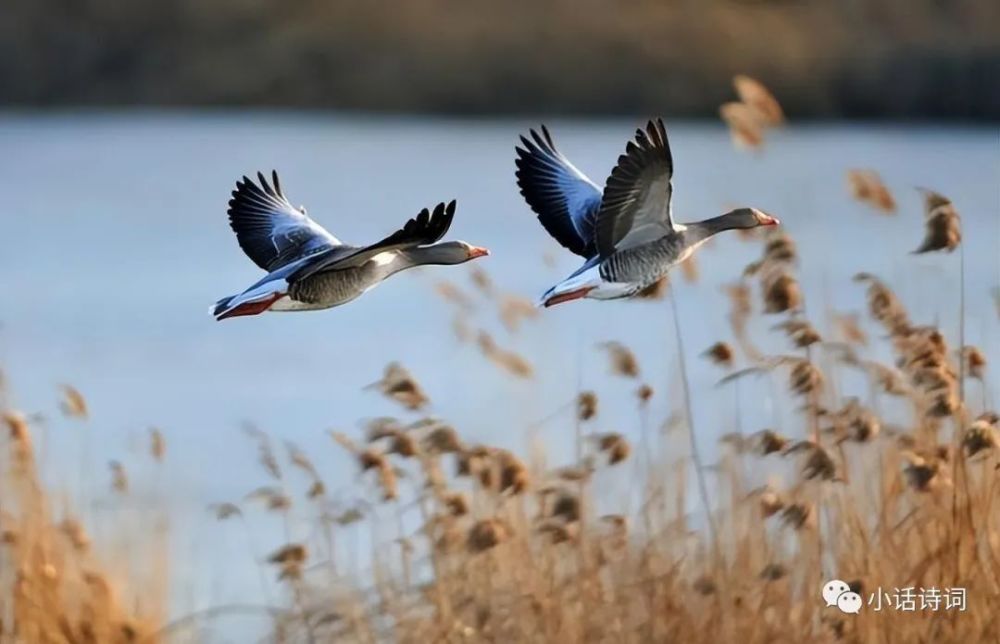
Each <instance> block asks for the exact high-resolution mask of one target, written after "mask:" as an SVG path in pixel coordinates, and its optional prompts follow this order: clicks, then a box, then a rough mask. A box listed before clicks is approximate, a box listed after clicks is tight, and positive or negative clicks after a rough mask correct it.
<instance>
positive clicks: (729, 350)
mask: <svg viewBox="0 0 1000 644" xmlns="http://www.w3.org/2000/svg"><path fill="white" fill-rule="evenodd" d="M701 355H703V356H705V357H706V358H708V359H709V360H711V361H712V362H713V363H714V364H717V365H719V366H720V367H725V368H726V369H729V368H730V367H732V366H733V359H734V358H735V352H734V351H733V347H732V346H730V345H729V343H727V342H722V341H719V342H716V343H715V344H713V345H712V346H710V347H709V348H708V349H706V350H705V351H704V353H702V354H701Z"/></svg>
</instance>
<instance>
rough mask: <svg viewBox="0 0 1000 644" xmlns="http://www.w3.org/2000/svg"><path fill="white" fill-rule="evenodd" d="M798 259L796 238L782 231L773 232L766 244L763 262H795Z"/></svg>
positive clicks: (767, 263)
mask: <svg viewBox="0 0 1000 644" xmlns="http://www.w3.org/2000/svg"><path fill="white" fill-rule="evenodd" d="M797 260H798V250H797V249H796V246H795V240H793V239H792V238H791V236H789V235H788V233H786V232H784V231H782V232H777V233H772V234H771V235H769V236H768V238H767V243H766V244H765V245H764V259H763V264H765V265H771V264H794V263H795V262H796V261H797Z"/></svg>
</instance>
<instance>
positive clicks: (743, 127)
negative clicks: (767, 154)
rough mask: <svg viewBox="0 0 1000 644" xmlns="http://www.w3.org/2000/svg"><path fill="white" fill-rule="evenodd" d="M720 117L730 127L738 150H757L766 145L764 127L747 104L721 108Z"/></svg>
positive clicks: (725, 104)
mask: <svg viewBox="0 0 1000 644" xmlns="http://www.w3.org/2000/svg"><path fill="white" fill-rule="evenodd" d="M719 116H720V117H721V118H722V120H723V122H725V124H726V125H727V126H728V127H729V135H730V137H732V140H733V145H734V146H736V147H737V148H744V149H750V150H756V149H758V148H760V147H761V146H763V145H764V127H763V125H762V124H761V122H760V120H759V116H758V114H757V112H756V111H755V110H754V109H753V108H752V107H750V106H749V105H746V104H745V103H739V102H735V101H734V102H730V103H724V104H723V105H722V106H720V107H719Z"/></svg>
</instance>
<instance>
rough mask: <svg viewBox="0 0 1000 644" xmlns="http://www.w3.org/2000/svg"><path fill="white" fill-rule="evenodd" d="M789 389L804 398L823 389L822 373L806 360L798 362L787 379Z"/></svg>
mask: <svg viewBox="0 0 1000 644" xmlns="http://www.w3.org/2000/svg"><path fill="white" fill-rule="evenodd" d="M788 386H789V388H790V389H791V390H792V391H793V392H794V393H796V394H799V395H800V396H805V395H808V394H811V393H813V392H816V391H818V390H820V389H821V388H822V387H823V372H821V371H820V370H819V369H818V368H817V367H816V365H814V364H813V363H811V362H809V361H808V360H798V361H796V362H795V365H794V366H793V367H792V370H791V373H790V375H789V378H788Z"/></svg>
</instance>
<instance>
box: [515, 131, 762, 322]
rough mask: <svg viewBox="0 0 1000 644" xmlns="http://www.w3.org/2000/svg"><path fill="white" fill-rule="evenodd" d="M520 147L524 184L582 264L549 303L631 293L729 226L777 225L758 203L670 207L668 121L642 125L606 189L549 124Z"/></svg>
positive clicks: (531, 201)
mask: <svg viewBox="0 0 1000 644" xmlns="http://www.w3.org/2000/svg"><path fill="white" fill-rule="evenodd" d="M521 143H522V146H523V147H517V148H516V150H517V160H516V163H517V172H516V176H517V184H518V186H519V187H520V189H521V194H522V195H524V198H525V200H526V201H527V202H528V205H529V206H530V207H531V209H532V210H533V211H535V214H537V215H538V221H539V222H541V224H542V226H543V227H544V228H545V230H546V231H548V233H549V234H550V235H551V236H552V237H554V238H555V240H556V241H557V242H559V243H560V244H561V245H562V246H564V247H565V248H567V249H569V250H570V251H572V252H574V253H576V254H577V255H580V256H581V257H583V259H584V260H585V261H584V263H583V266H581V267H580V268H579V269H577V270H576V272H574V273H573V274H572V275H570V276H569V277H568V278H566V279H565V280H563V281H562V282H560V283H559V284H556V285H555V286H553V287H552V288H550V289H549V290H548V291H546V292H545V294H544V295H542V298H541V302H540V303H541V304H542V305H544V306H546V307H548V306H552V305H554V304H560V303H562V302H569V301H570V300H576V299H580V298H592V299H597V300H613V299H618V298H623V297H632V296H633V295H636V294H637V293H639V291H641V290H642V289H643V288H645V287H647V286H649V285H650V284H652V283H654V282H656V281H657V280H658V279H660V278H661V277H663V276H664V275H665V274H666V273H667V271H669V270H670V268H671V267H673V266H674V265H675V264H678V263H680V262H683V261H684V260H685V259H687V258H688V256H690V255H691V253H693V252H694V251H695V249H696V248H697V247H698V246H699V245H701V244H702V243H704V242H705V240H707V239H708V238H709V237H711V236H713V235H715V234H717V233H720V232H722V231H724V230H731V229H735V228H755V227H757V226H774V225H776V224H777V223H778V220H777V219H775V218H774V217H772V216H770V215H768V214H766V213H764V212H761V211H760V210H757V209H755V208H737V209H736V210H733V211H730V212H727V213H726V214H724V215H721V216H719V217H713V218H712V219H706V220H704V221H699V222H695V223H689V224H680V223H677V222H675V221H674V217H673V213H672V209H671V204H670V201H671V195H672V193H673V186H672V184H671V179H672V176H673V170H674V164H673V159H672V158H671V155H670V146H669V144H668V142H667V132H666V129H665V128H664V127H663V121H662V120H660V119H657V120H656V121H655V122H654V121H650V122H649V123H648V124H647V126H646V129H645V130H642V129H638V130H636V134H635V140H634V141H629V143H628V145H627V147H626V148H625V154H623V155H621V156H620V157H618V164H617V165H616V166H615V168H614V169H613V170H612V171H611V176H610V177H608V180H607V183H606V185H605V187H604V190H603V193H602V191H601V190H600V188H598V187H597V185H596V184H595V183H594V182H593V181H591V180H590V179H588V178H587V177H586V176H585V175H584V174H583V173H582V172H580V171H579V170H578V169H577V168H576V167H575V166H574V165H573V164H572V163H570V161H569V159H567V158H566V157H564V156H563V155H562V153H560V152H559V151H558V150H557V149H556V146H555V144H554V143H553V141H552V136H551V135H550V134H549V131H548V129H546V128H545V126H542V128H541V134H539V133H538V132H536V131H535V130H531V139H530V140H529V139H528V138H526V137H524V136H522V137H521Z"/></svg>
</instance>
